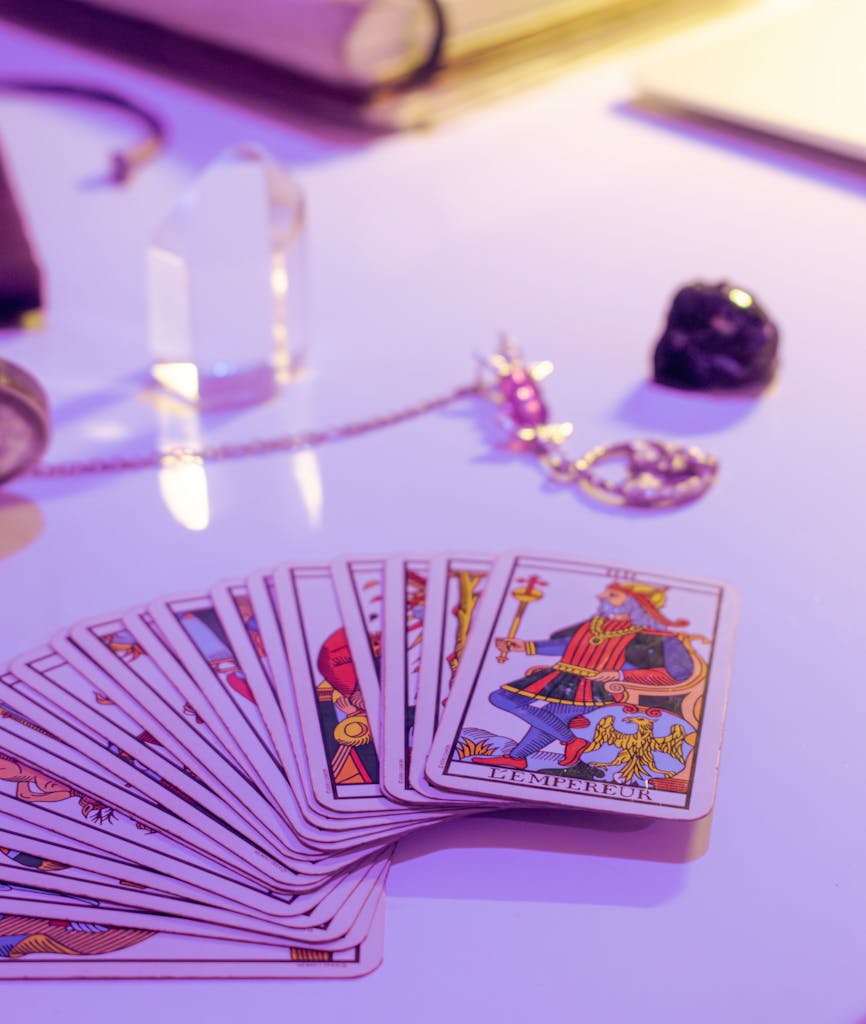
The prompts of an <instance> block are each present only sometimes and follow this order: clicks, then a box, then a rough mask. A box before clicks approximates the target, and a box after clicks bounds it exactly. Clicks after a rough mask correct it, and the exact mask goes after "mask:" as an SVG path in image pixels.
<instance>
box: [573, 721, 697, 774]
mask: <svg viewBox="0 0 866 1024" xmlns="http://www.w3.org/2000/svg"><path fill="white" fill-rule="evenodd" d="M623 721H626V722H634V723H635V725H636V726H637V729H636V730H635V731H634V732H620V730H619V729H617V727H616V726H615V725H614V724H613V715H605V717H604V718H602V719H601V720H600V721H599V723H598V725H597V726H596V727H595V733H594V734H593V737H592V742H591V743H590V745H589V746H588V747H587V748H586V750H584V752H583V753H584V756H585V755H586V754H589V753H591V752H592V751H593V750H600V749H601V748H602V747H603V746H605V744H610V746H613V747H617V748H618V750H619V753H618V754H617V756H616V757H615V758H614V759H613V760H612V761H590V762H589V763H590V764H591V765H592V766H593V767H594V768H610V767H614V766H618V767H619V771H618V772H617V773H616V776H615V777H616V780H617V782H620V783H624V784H625V785H628V784H629V783H631V782H633V781H634V780H635V779H648V778H651V777H652V776H653V775H661V776H663V777H664V778H670V777H671V776H673V775H676V774H677V772H676V771H673V772H668V771H665V770H664V769H662V768H659V766H658V765H657V764H656V762H655V753H656V751H660V752H661V753H662V754H668V755H669V756H670V757H672V758H673V759H674V760H675V761H679V762H680V764H681V765H685V763H686V760H685V753H684V752H683V746H684V744H686V743H694V739H695V735H696V734H695V733H694V732H690V733H688V735H687V734H686V730H685V728H684V727H683V726H682V725H680V723H679V722H677V723H676V724H675V725H674V726H673V728H672V729H671V731H670V732H669V733H668V735H667V736H656V735H655V734H654V733H653V725H654V722H653V720H652V719H651V718H644V717H643V716H640V717H631V718H625V719H623ZM686 753H687V752H686ZM678 770H679V769H678Z"/></svg>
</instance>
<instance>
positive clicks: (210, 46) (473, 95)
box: [0, 0, 747, 128]
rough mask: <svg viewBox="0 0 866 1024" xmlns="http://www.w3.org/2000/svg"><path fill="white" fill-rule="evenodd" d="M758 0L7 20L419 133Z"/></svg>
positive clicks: (518, 0) (298, 1)
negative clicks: (604, 55) (581, 63)
mask: <svg viewBox="0 0 866 1024" xmlns="http://www.w3.org/2000/svg"><path fill="white" fill-rule="evenodd" d="M745 2H747V0H700V2H696V0H243V2H240V0H234V2H232V0H39V2H38V3H34V2H33V0H0V16H2V15H4V14H5V15H6V16H7V17H11V18H14V19H17V20H21V21H24V22H26V23H29V24H32V25H34V26H35V27H38V28H41V29H43V30H45V31H48V32H53V33H55V34H59V35H61V36H62V37H63V38H65V39H69V40H71V41H77V42H83V43H85V44H87V45H91V46H97V47H99V48H100V49H103V50H108V51H112V52H114V53H117V54H120V55H122V56H123V57H124V58H126V59H132V60H138V61H143V62H145V63H147V64H149V65H151V66H153V65H156V66H159V67H160V68H161V69H163V70H167V71H170V72H173V73H175V74H178V75H182V76H183V77H186V78H192V79H194V80H197V81H198V82H199V83H200V84H204V85H206V86H209V87H211V88H215V89H222V90H225V89H231V90H233V91H235V92H240V93H244V92H246V93H249V94H257V95H258V96H259V97H264V98H268V99H271V100H275V101H277V102H279V103H282V104H284V105H286V106H287V107H294V108H296V109H301V110H302V111H305V112H306V113H309V114H312V115H313V116H321V115H336V116H337V117H338V118H340V119H342V120H349V121H352V122H354V123H363V124H366V125H369V126H372V127H378V128H400V127H411V126H415V125H418V124H424V123H429V122H431V121H436V120H439V119H441V118H443V117H446V116H448V115H450V114H452V113H454V112H455V111H458V110H461V109H464V108H465V107H467V106H470V105H475V104H477V103H479V102H482V101H485V100H489V99H491V98H495V97H496V96H499V95H502V94H505V93H509V92H514V91H515V90H517V89H520V88H523V87H525V86H528V85H531V84H534V83H535V82H537V81H540V80H543V79H545V78H549V77H550V76H552V75H553V74H555V73H556V72H558V71H559V70H561V69H562V68H564V67H567V66H569V65H570V64H573V63H574V62H575V61H576V60H577V59H580V58H582V57H585V56H587V55H588V54H595V53H599V52H608V51H609V50H610V49H611V48H615V47H617V46H620V45H622V44H623V43H624V42H626V41H628V42H632V41H634V40H636V39H643V38H647V37H652V36H654V35H658V34H659V33H661V32H666V31H672V30H675V29H676V28H678V27H680V26H682V25H687V24H689V23H691V22H694V21H695V20H696V19H703V18H706V17H707V16H708V15H710V14H713V13H716V12H718V11H721V10H724V9H730V8H732V7H734V6H742V4H743V3H745Z"/></svg>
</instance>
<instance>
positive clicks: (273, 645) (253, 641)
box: [213, 574, 379, 850]
mask: <svg viewBox="0 0 866 1024" xmlns="http://www.w3.org/2000/svg"><path fill="white" fill-rule="evenodd" d="M272 591H273V578H272V577H271V576H269V575H267V574H259V575H258V576H257V577H254V578H252V579H251V580H250V581H249V583H248V584H239V583H232V584H228V585H226V586H225V587H224V588H222V587H218V588H216V589H215V590H214V592H213V597H214V602H215V606H216V607H217V609H218V611H219V614H220V618H221V620H222V622H223V623H224V625H225V628H226V632H227V633H228V635H229V637H230V639H231V644H232V648H233V649H234V651H235V652H236V655H237V658H238V661H239V663H240V665H241V668H242V669H243V672H244V675H245V676H246V678H247V679H248V680H250V684H251V685H252V686H255V688H256V690H257V692H258V693H260V694H262V695H264V694H265V693H266V692H270V693H271V694H272V699H273V706H272V707H271V708H270V709H269V711H268V714H267V716H266V717H267V720H268V725H269V727H270V728H271V730H272V732H271V735H272V737H273V740H274V745H275V748H276V750H277V751H278V752H279V757H280V760H281V762H282V764H283V766H284V771H285V773H286V776H287V778H288V779H289V781H290V784H291V786H292V790H293V792H294V793H295V794H297V799H298V809H299V811H300V814H301V818H300V820H297V821H293V827H294V828H295V829H296V831H297V833H298V835H299V836H301V838H303V839H304V841H305V842H308V843H310V844H311V845H313V846H315V847H317V848H319V849H323V850H327V849H333V848H335V847H337V848H349V847H351V846H358V845H363V844H365V843H369V842H371V841H374V840H377V839H378V838H379V832H378V830H374V829H372V828H370V827H369V826H367V827H358V826H357V825H355V824H352V823H351V822H346V821H345V820H341V819H339V818H336V817H334V816H333V812H332V816H330V817H329V816H328V815H327V814H326V813H324V812H323V811H322V810H321V809H320V808H319V807H318V805H316V804H315V798H314V796H313V793H312V782H311V780H310V773H309V766H308V764H307V763H306V762H304V761H303V760H302V758H301V757H299V756H298V754H297V753H296V750H297V751H300V753H301V755H304V748H303V738H302V734H301V730H300V723H299V719H298V712H297V706H296V702H295V699H294V682H293V680H292V679H291V675H290V671H289V667H288V661H287V658H286V655H285V648H284V644H283V640H282V635H281V633H280V627H279V624H278V622H277V619H276V613H275V611H274V601H275V598H274V597H273V594H272ZM261 701H262V706H264V704H265V701H266V698H265V697H264V696H262V698H261ZM302 766H305V767H306V769H307V770H306V771H303V770H302Z"/></svg>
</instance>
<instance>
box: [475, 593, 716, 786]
mask: <svg viewBox="0 0 866 1024" xmlns="http://www.w3.org/2000/svg"><path fill="white" fill-rule="evenodd" d="M538 582H539V581H537V580H535V581H534V583H535V584H537V583H538ZM525 589H526V588H524V590H525ZM532 590H533V593H534V599H539V598H541V597H542V592H541V591H540V590H539V589H538V587H537V585H536V586H533V588H532ZM514 596H515V597H517V599H518V602H519V605H518V611H517V613H516V615H515V620H514V621H515V624H516V625H519V623H520V618H521V614H522V610H523V608H525V604H526V602H525V601H523V603H522V607H521V606H520V602H521V597H520V594H519V592H517V591H516V592H515V594H514ZM666 599H667V595H666V588H664V587H657V586H652V585H650V584H646V583H640V582H626V581H617V582H611V583H609V584H607V586H606V587H605V588H604V590H603V591H602V592H601V593H600V594H599V595H598V607H597V611H596V614H594V615H592V616H590V617H589V618H586V619H584V620H583V621H581V622H579V623H577V624H576V625H571V626H568V627H565V628H563V629H559V630H556V631H555V632H553V633H552V634H551V635H550V636H549V637H547V638H545V639H536V640H524V639H519V638H518V637H517V636H516V635H514V633H516V629H512V631H511V635H509V636H504V637H497V638H496V648H497V650H498V651H499V652H500V653H499V655H498V660H499V661H500V662H504V661H506V660H507V659H509V658H511V657H512V656H513V655H524V656H530V657H534V656H541V657H546V658H548V659H556V660H554V661H552V662H551V661H548V662H547V663H546V664H544V665H533V666H532V667H530V668H529V669H527V670H526V672H525V674H523V675H522V676H519V677H517V678H514V679H512V680H511V681H509V682H508V683H505V684H504V685H501V686H500V687H498V688H497V689H495V690H494V691H493V692H492V693H491V694H490V696H489V701H490V703H491V704H492V705H493V706H494V707H495V708H498V709H500V710H501V711H505V712H507V713H508V714H510V715H513V716H514V717H515V718H517V719H519V720H520V722H521V723H522V724H523V726H524V729H523V732H522V734H521V735H519V736H518V738H517V740H516V742H515V743H514V744H513V745H509V748H508V749H507V750H505V749H500V750H492V749H491V750H490V752H487V751H482V752H478V753H476V754H475V755H474V756H472V757H471V760H472V762H473V763H475V764H487V765H491V766H500V767H506V768H514V769H525V768H527V766H528V765H529V763H530V762H533V764H532V767H533V768H534V769H535V770H542V771H543V770H544V764H539V763H538V762H537V760H536V758H537V756H538V755H540V754H541V753H542V752H546V751H548V748H551V747H553V748H554V749H555V750H556V752H557V754H558V755H559V756H558V757H556V758H555V762H554V763H555V768H554V765H553V764H550V763H548V766H549V768H550V769H553V770H555V771H557V772H561V773H563V774H565V773H567V774H569V775H571V776H573V777H577V778H587V779H592V778H602V777H606V778H608V779H611V780H614V781H616V782H619V783H622V784H625V785H644V786H645V785H648V784H649V785H652V786H653V787H660V788H670V789H678V790H680V791H685V788H686V785H687V781H686V778H685V774H686V765H687V760H688V756H689V754H690V753H691V746H692V745H693V744H694V743H695V740H696V733H697V729H698V721H699V715H700V696H701V685H700V684H701V681H702V678H703V673H704V669H705V666H704V663H703V661H702V659H701V658H700V657H699V656H698V655H697V654H696V653H695V651H694V647H693V645H692V641H693V640H695V639H696V637H694V636H691V635H689V634H685V633H683V630H684V629H685V627H687V626H688V622H687V621H686V620H685V619H671V618H669V617H668V616H667V615H666V614H665V612H664V611H663V608H664V607H665V604H666ZM599 711H607V712H608V713H606V714H601V715H600V714H598V712H599ZM660 719H664V720H665V723H664V728H663V730H659V734H658V735H656V732H655V728H654V726H655V722H656V721H658V720H660ZM602 748H605V754H606V756H607V757H608V759H607V760H604V758H603V755H601V754H598V755H597V757H598V758H599V759H598V760H593V759H591V758H590V757H589V755H591V754H592V753H594V752H597V751H601V750H602ZM659 755H663V756H661V757H660V756H659ZM549 756H550V755H549V754H547V757H549Z"/></svg>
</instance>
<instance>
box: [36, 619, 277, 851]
mask: <svg viewBox="0 0 866 1024" xmlns="http://www.w3.org/2000/svg"><path fill="white" fill-rule="evenodd" d="M146 643H150V644H153V645H154V646H155V647H157V648H158V651H159V653H160V655H161V658H162V660H161V662H157V661H156V660H155V659H154V657H153V656H152V654H151V648H150V647H148V646H145V644H146ZM53 644H54V646H55V648H56V649H57V650H58V651H59V652H60V653H62V654H63V656H64V657H65V658H66V659H67V660H68V661H69V662H70V663H71V664H73V665H74V666H75V667H76V668H77V669H78V670H79V671H80V672H82V673H83V674H85V675H87V676H89V677H90V678H92V679H93V681H94V683H95V686H96V688H97V689H98V690H99V692H100V693H103V694H104V695H105V696H106V697H108V698H109V699H110V700H111V701H112V702H113V703H115V704H117V706H118V707H120V708H122V709H123V710H124V711H125V712H126V713H127V714H128V715H129V716H130V717H131V718H132V719H134V720H135V721H136V722H137V723H138V724H139V725H140V726H141V728H142V729H143V730H144V731H146V732H147V733H148V734H149V735H152V736H153V737H155V738H156V740H157V741H158V743H159V744H160V746H161V747H162V748H163V749H165V750H167V751H170V752H171V753H172V754H173V755H174V756H176V757H177V758H178V759H179V760H181V761H182V762H183V763H184V764H185V765H187V767H188V769H189V770H191V771H192V772H194V773H195V775H196V776H197V777H198V778H200V779H201V780H202V781H203V782H204V783H205V784H206V785H207V786H208V788H210V789H211V790H213V791H214V792H215V793H217V794H218V795H220V796H221V797H222V799H223V800H224V801H225V802H226V804H227V805H228V806H230V807H233V808H234V809H235V811H236V812H237V814H239V815H240V816H241V817H242V818H244V820H245V821H246V822H247V824H248V826H249V829H251V830H252V834H255V835H258V836H262V838H263V840H265V841H267V842H269V843H273V842H275V840H276V837H277V836H280V837H281V841H282V842H283V844H285V843H286V842H287V841H288V840H289V838H290V837H289V836H288V835H287V834H286V829H285V823H284V821H283V820H282V818H281V817H280V816H279V814H278V813H277V811H276V810H275V808H274V807H273V806H272V804H271V803H270V802H269V801H268V800H267V799H265V797H264V796H263V795H262V794H261V792H260V791H259V789H258V788H257V787H256V786H255V784H254V783H253V782H252V781H251V780H250V778H249V777H248V775H247V774H245V773H244V771H242V769H241V768H240V767H239V766H238V764H237V762H236V761H235V760H234V758H232V757H231V756H230V755H229V754H228V753H227V751H226V750H225V748H224V747H223V746H222V744H221V742H220V740H219V739H218V738H217V736H216V735H215V734H214V733H213V731H212V730H211V729H210V727H209V725H208V722H207V721H205V718H204V717H202V715H201V714H200V713H199V710H198V708H203V707H204V705H205V703H206V702H205V700H204V697H203V696H202V695H200V694H199V695H198V699H197V700H196V701H195V702H194V703H190V701H189V700H188V698H187V697H186V696H184V693H183V692H182V690H181V689H180V688H179V685H178V684H177V683H176V680H183V681H184V682H185V684H186V685H187V686H189V685H191V684H190V683H189V679H188V676H186V674H185V673H184V671H183V668H182V666H180V664H179V663H178V662H177V661H176V659H175V658H174V656H173V655H172V654H171V653H170V652H169V651H167V649H166V648H165V646H164V645H163V644H161V643H160V641H159V638H158V636H157V635H156V633H155V624H154V623H153V622H152V620H151V618H150V616H149V615H148V613H147V612H146V611H145V610H144V609H134V610H132V611H130V612H128V613H127V615H126V617H125V620H124V619H117V618H115V619H95V620H91V621H89V622H85V623H82V624H80V625H78V626H76V627H74V628H73V629H72V630H71V631H70V632H69V636H68V638H64V637H55V639H54V641H53ZM94 666H98V669H100V670H101V672H96V673H95V672H94ZM196 705H197V706H196ZM293 855H296V854H293Z"/></svg>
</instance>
